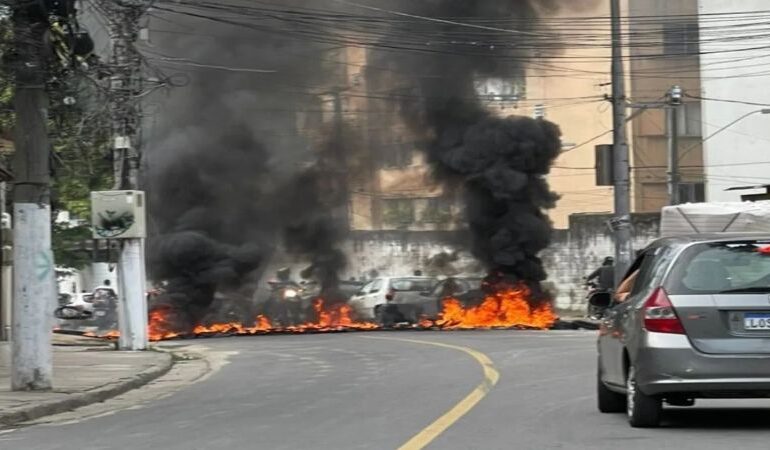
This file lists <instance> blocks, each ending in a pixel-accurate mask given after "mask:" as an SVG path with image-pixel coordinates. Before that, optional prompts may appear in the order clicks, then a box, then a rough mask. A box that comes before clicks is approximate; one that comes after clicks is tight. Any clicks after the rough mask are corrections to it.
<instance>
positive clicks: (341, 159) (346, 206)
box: [332, 89, 350, 230]
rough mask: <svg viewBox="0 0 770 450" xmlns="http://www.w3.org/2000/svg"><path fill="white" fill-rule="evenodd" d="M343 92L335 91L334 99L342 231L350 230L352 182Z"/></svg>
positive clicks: (336, 161) (335, 163)
mask: <svg viewBox="0 0 770 450" xmlns="http://www.w3.org/2000/svg"><path fill="white" fill-rule="evenodd" d="M342 92H343V89H335V90H334V92H333V94H332V95H333V97H334V100H333V101H334V145H335V148H334V150H333V151H334V159H335V161H334V165H335V167H337V168H338V170H339V171H340V173H339V174H337V176H339V177H340V178H339V179H338V182H340V183H341V186H340V189H341V190H342V192H339V193H338V194H339V195H340V196H341V197H340V199H339V200H340V202H341V204H340V206H339V210H338V212H337V214H338V215H339V217H336V219H337V220H339V222H340V226H341V229H343V230H348V229H349V228H350V195H349V194H348V191H349V188H350V180H349V178H348V165H347V158H346V157H345V146H346V145H347V142H345V131H344V126H345V124H344V117H343V114H342V113H343V111H342Z"/></svg>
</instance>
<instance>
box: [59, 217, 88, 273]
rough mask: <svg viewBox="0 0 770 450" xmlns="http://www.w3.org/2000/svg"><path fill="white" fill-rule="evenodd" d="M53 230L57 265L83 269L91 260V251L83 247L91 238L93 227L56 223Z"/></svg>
mask: <svg viewBox="0 0 770 450" xmlns="http://www.w3.org/2000/svg"><path fill="white" fill-rule="evenodd" d="M51 231H52V235H53V240H52V245H53V253H54V258H55V260H56V265H58V266H62V267H70V268H73V269H82V268H83V267H85V266H87V265H88V264H89V263H90V262H91V252H89V251H88V250H85V249H83V248H82V243H83V242H85V241H87V240H89V239H91V227H89V226H87V225H79V226H75V227H71V226H65V225H62V224H57V223H54V224H53V228H52V230H51Z"/></svg>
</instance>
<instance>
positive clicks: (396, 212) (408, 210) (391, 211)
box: [382, 198, 414, 226]
mask: <svg viewBox="0 0 770 450" xmlns="http://www.w3.org/2000/svg"><path fill="white" fill-rule="evenodd" d="M382 220H383V222H385V223H386V224H388V225H395V226H407V225H411V224H413V223H414V199H411V198H389V199H384V200H382Z"/></svg>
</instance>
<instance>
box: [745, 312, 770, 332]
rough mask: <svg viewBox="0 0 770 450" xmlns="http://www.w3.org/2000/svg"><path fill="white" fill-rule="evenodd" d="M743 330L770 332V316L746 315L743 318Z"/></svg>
mask: <svg viewBox="0 0 770 450" xmlns="http://www.w3.org/2000/svg"><path fill="white" fill-rule="evenodd" d="M743 329H745V330H770V314H746V315H745V316H743Z"/></svg>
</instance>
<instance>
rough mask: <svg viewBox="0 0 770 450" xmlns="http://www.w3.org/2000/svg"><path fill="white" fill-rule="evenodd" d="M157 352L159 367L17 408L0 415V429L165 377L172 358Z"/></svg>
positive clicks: (91, 401)
mask: <svg viewBox="0 0 770 450" xmlns="http://www.w3.org/2000/svg"><path fill="white" fill-rule="evenodd" d="M160 353H163V354H165V356H166V358H164V361H163V362H162V363H161V364H159V365H156V366H154V367H151V368H149V369H147V370H144V371H142V372H139V373H138V374H136V375H134V376H133V377H131V378H127V379H123V380H119V381H115V382H113V383H109V384H107V385H105V386H101V387H99V388H96V389H93V390H90V391H86V392H80V393H76V394H69V395H68V396H67V397H65V398H61V399H57V400H50V401H45V402H41V403H37V404H35V405H31V406H29V407H23V408H19V409H18V410H16V411H12V412H9V413H0V427H7V426H10V425H16V424H19V423H23V422H28V421H30V420H35V419H39V418H41V417H45V416H51V415H54V414H60V413H63V412H67V411H71V410H73V409H76V408H81V407H83V406H87V405H91V404H93V403H99V402H103V401H105V400H108V399H110V398H113V397H117V396H118V395H121V394H124V393H126V392H128V391H131V390H133V389H136V388H139V387H142V386H144V385H146V384H147V383H149V382H151V381H153V380H155V379H156V378H159V377H161V376H163V375H165V374H166V373H168V371H169V370H171V367H173V366H174V362H175V358H174V354H173V353H171V352H160Z"/></svg>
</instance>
